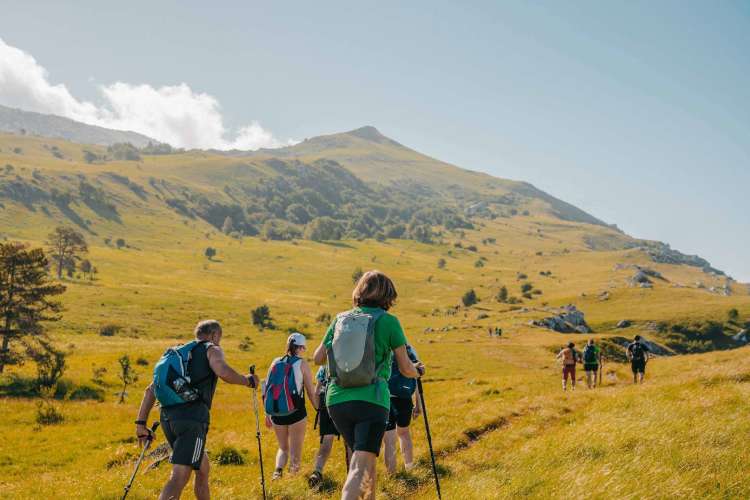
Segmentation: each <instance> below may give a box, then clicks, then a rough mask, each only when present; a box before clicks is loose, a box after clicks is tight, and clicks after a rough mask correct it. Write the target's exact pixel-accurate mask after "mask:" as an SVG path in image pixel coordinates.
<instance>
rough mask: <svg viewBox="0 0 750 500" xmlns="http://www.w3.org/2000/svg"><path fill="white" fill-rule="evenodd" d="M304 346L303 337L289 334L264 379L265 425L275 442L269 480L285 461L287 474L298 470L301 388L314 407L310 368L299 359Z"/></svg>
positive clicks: (303, 422) (303, 413) (303, 426)
mask: <svg viewBox="0 0 750 500" xmlns="http://www.w3.org/2000/svg"><path fill="white" fill-rule="evenodd" d="M306 344H307V341H306V339H305V336H304V335H302V334H301V333H296V332H295V333H292V334H291V335H289V338H288V339H287V341H286V354H285V355H284V356H282V357H280V358H276V359H274V360H273V362H272V363H271V366H270V367H269V368H268V376H267V377H266V380H265V389H264V391H263V403H264V408H265V410H266V426H267V427H269V428H270V427H273V431H274V433H275V434H276V439H277V441H278V442H279V450H278V451H277V452H276V468H275V470H274V472H273V476H272V478H273V479H280V478H281V476H282V474H283V472H284V466H285V465H286V463H287V460H288V461H289V473H290V474H295V473H297V472H298V471H299V466H300V461H301V459H302V446H303V445H304V443H305V431H306V430H307V408H306V407H305V394H304V392H303V388H304V391H305V392H307V396H308V397H309V398H310V402H311V403H312V405H313V407H316V406H317V404H318V401H317V398H316V397H315V391H314V390H313V382H312V371H311V370H310V365H309V364H307V361H305V360H304V359H302V358H301V357H300V356H301V355H304V353H305V351H306V349H307V345H306Z"/></svg>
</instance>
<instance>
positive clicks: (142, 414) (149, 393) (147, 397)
mask: <svg viewBox="0 0 750 500" xmlns="http://www.w3.org/2000/svg"><path fill="white" fill-rule="evenodd" d="M154 403H156V396H155V395H154V389H153V387H152V384H149V385H148V387H146V391H145V392H144V393H143V399H142V400H141V406H140V408H139V409H138V418H136V420H138V421H142V422H145V421H146V420H148V414H149V413H151V408H153V407H154ZM148 434H149V430H148V427H146V425H145V424H136V426H135V435H136V437H137V438H138V442H139V443H140V445H141V446H143V443H144V442H145V441H146V438H147V437H148Z"/></svg>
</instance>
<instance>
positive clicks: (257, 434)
mask: <svg viewBox="0 0 750 500" xmlns="http://www.w3.org/2000/svg"><path fill="white" fill-rule="evenodd" d="M254 375H255V365H252V366H251V367H250V376H251V377H252V376H254ZM253 410H254V411H255V437H256V438H257V439H258V462H259V463H260V487H261V489H262V490H263V500H266V478H265V475H264V474H263V449H262V448H261V446H260V421H259V420H258V384H256V383H255V381H254V380H253Z"/></svg>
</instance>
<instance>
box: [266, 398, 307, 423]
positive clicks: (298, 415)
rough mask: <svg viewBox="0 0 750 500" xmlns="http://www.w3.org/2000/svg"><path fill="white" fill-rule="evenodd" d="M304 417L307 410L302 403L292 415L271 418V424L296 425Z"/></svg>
mask: <svg viewBox="0 0 750 500" xmlns="http://www.w3.org/2000/svg"><path fill="white" fill-rule="evenodd" d="M305 417H307V408H306V407H305V405H304V402H303V404H302V406H301V407H300V408H299V409H297V410H296V411H295V412H294V413H292V414H290V415H285V416H283V417H271V422H273V423H274V424H276V425H292V424H296V423H297V422H299V421H300V420H302V419H303V418H305Z"/></svg>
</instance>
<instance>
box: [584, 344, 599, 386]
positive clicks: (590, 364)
mask: <svg viewBox="0 0 750 500" xmlns="http://www.w3.org/2000/svg"><path fill="white" fill-rule="evenodd" d="M601 362H602V353H601V351H600V350H599V346H597V345H596V344H594V339H589V341H588V343H587V344H586V347H584V348H583V370H584V371H585V372H586V386H587V387H588V388H589V389H593V388H595V387H596V375H597V372H598V371H599V365H600V364H601Z"/></svg>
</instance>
